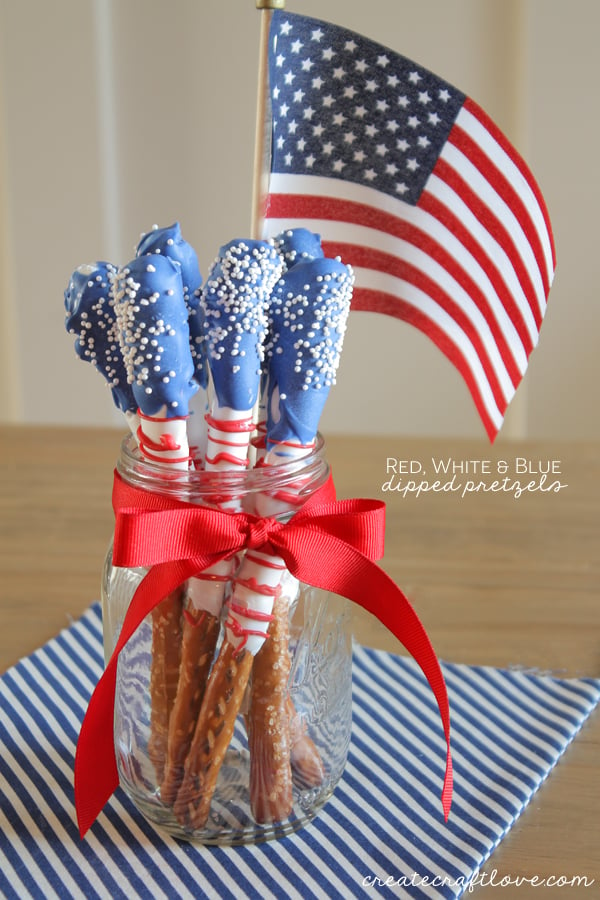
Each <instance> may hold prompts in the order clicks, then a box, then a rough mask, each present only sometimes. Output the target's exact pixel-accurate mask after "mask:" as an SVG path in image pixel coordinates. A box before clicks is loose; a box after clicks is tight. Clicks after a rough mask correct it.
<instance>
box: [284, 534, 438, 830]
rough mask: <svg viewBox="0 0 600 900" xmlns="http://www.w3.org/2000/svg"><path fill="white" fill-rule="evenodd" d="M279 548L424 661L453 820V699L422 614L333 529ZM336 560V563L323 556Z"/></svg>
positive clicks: (303, 574) (293, 568) (302, 573)
mask: <svg viewBox="0 0 600 900" xmlns="http://www.w3.org/2000/svg"><path fill="white" fill-rule="evenodd" d="M278 552H279V553H280V554H281V556H282V557H283V558H284V559H285V561H286V563H287V566H288V568H289V570H290V572H291V573H292V575H295V576H296V578H299V579H300V581H304V582H306V583H307V584H312V585H314V586H315V587H320V588H323V589H324V590H329V591H332V592H333V593H335V594H339V595H341V596H343V597H347V598H348V599H349V600H351V601H352V602H354V603H357V604H358V605H359V606H362V607H363V609H366V610H367V612H370V613H372V615H374V616H376V618H378V619H379V621H380V622H382V624H383V625H385V627H386V628H387V629H388V630H389V631H391V632H392V634H393V635H395V637H397V638H398V640H399V641H400V642H401V643H402V644H403V645H404V647H405V648H406V650H408V652H409V653H410V654H411V656H412V657H413V658H414V659H415V661H416V662H417V663H418V665H419V666H420V668H421V670H422V672H423V674H424V675H425V678H426V679H427V682H428V684H429V686H430V688H431V690H432V691H433V694H434V696H435V699H436V702H437V705H438V709H439V712H440V716H441V720H442V726H443V730H444V737H445V739H446V771H445V775H444V783H443V788H442V795H441V801H442V809H443V812H444V819H445V820H446V821H447V820H448V816H449V814H450V806H451V804H452V790H453V770H452V755H451V751H450V704H449V702H448V692H447V690H446V682H445V680H444V675H443V673H442V670H441V668H440V664H439V662H438V659H437V656H436V654H435V651H434V649H433V647H432V646H431V642H430V640H429V638H428V636H427V633H426V631H425V628H424V627H423V625H422V623H421V621H420V619H419V617H418V616H417V614H416V612H415V611H414V609H413V607H412V606H411V604H410V602H409V601H408V599H407V598H406V596H405V595H404V594H403V593H402V591H401V590H400V588H399V587H398V586H397V585H396V584H395V583H394V582H393V581H392V579H391V578H390V577H389V576H388V575H387V574H386V573H385V572H384V571H383V569H380V568H379V566H377V565H376V564H375V563H374V562H372V560H370V559H369V558H368V557H367V556H365V555H364V554H363V553H361V552H360V551H359V550H357V549H355V548H354V547H352V546H351V545H350V544H348V543H346V542H345V541H344V540H341V539H340V538H337V537H335V536H334V535H332V534H324V533H323V532H317V531H313V532H308V531H305V532H304V533H303V534H299V533H298V534H296V535H295V540H294V542H293V549H292V547H291V546H290V542H289V541H286V542H285V545H284V542H283V541H282V543H281V546H279V547H278ZM327 559H329V560H335V563H332V564H331V565H330V566H325V565H323V560H327Z"/></svg>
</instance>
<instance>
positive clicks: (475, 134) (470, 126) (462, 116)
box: [455, 106, 554, 284]
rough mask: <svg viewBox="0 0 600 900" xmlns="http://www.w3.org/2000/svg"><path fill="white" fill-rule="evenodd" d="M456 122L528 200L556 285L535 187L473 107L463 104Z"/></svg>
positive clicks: (547, 264)
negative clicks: (469, 108)
mask: <svg viewBox="0 0 600 900" xmlns="http://www.w3.org/2000/svg"><path fill="white" fill-rule="evenodd" d="M455 124H456V125H459V126H460V127H461V128H462V129H463V130H464V131H465V132H466V133H467V134H468V135H469V137H470V138H471V139H472V140H473V141H474V142H475V143H476V144H477V145H478V147H479V148H480V149H481V150H482V151H483V152H484V153H485V155H486V156H487V157H488V159H489V160H491V162H492V163H493V164H494V165H495V166H496V167H497V168H498V169H499V170H500V171H501V172H502V173H503V174H504V175H505V177H506V179H507V181H508V182H509V183H510V185H511V186H512V188H513V190H514V191H515V193H516V194H518V195H519V197H520V199H521V200H522V202H523V203H524V205H525V207H526V209H527V212H528V213H529V216H530V217H531V220H532V223H533V226H534V228H535V231H536V233H537V234H538V236H539V238H540V243H541V245H542V250H543V253H544V259H545V262H546V275H547V278H548V284H552V278H553V274H554V262H553V253H552V246H551V243H550V236H549V234H548V226H547V224H546V219H545V217H544V215H543V212H542V210H541V209H540V204H539V201H538V198H537V197H536V195H535V192H534V191H533V190H532V188H531V185H530V184H529V181H528V180H527V178H525V176H524V175H523V173H522V171H521V169H520V168H519V166H517V165H516V163H515V162H514V161H513V160H512V159H511V158H510V156H509V155H508V153H507V152H506V151H505V150H504V149H503V148H502V147H501V146H500V144H499V143H498V142H497V141H496V139H495V138H494V137H493V135H492V134H490V132H489V131H488V130H487V128H486V127H485V126H484V124H483V123H482V122H481V121H480V120H479V119H478V118H477V117H476V116H474V115H473V113H472V112H471V111H470V110H468V109H465V107H464V106H463V108H462V109H461V110H460V112H459V114H458V116H457V117H456V123H455Z"/></svg>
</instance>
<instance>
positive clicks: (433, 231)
mask: <svg viewBox="0 0 600 900" xmlns="http://www.w3.org/2000/svg"><path fill="white" fill-rule="evenodd" d="M436 185H437V186H438V187H437V189H438V190H441V189H442V187H443V188H444V189H446V190H447V186H446V185H445V184H444V182H442V181H441V179H439V178H438V177H437V176H431V177H430V178H429V180H428V182H427V190H428V192H429V193H431V194H432V195H433V196H436V194H435V192H434V191H432V190H431V187H432V186H436ZM269 191H270V193H272V194H282V195H285V194H288V195H300V196H302V195H309V196H313V195H314V196H316V197H322V198H326V197H331V198H333V199H335V200H351V201H353V202H356V203H361V204H363V205H364V206H367V207H371V208H374V209H378V210H381V211H382V212H385V213H388V214H389V215H392V216H394V217H395V218H397V219H399V220H400V221H401V222H405V223H406V224H407V225H411V226H412V227H414V228H417V229H420V230H421V231H423V232H425V233H426V234H427V235H428V236H429V237H430V238H431V239H433V240H434V241H435V242H436V243H437V244H438V245H439V246H440V247H442V248H444V249H445V250H446V251H447V252H448V253H449V254H450V256H452V257H453V258H454V259H455V260H456V262H457V264H458V265H459V266H460V267H461V268H462V269H463V270H464V271H465V272H466V273H467V274H468V275H469V276H470V277H471V278H472V279H473V281H474V282H475V284H476V285H477V287H478V288H479V290H480V291H481V293H482V294H483V295H484V296H485V298H486V301H487V303H488V306H489V308H490V311H491V312H492V314H493V316H494V318H495V320H496V322H497V323H498V325H499V327H500V329H501V331H502V334H503V335H504V337H505V339H506V341H507V343H508V345H509V347H510V348H511V350H512V352H513V356H514V357H515V361H516V362H517V365H518V367H519V370H520V371H521V372H524V371H525V369H526V368H527V355H526V353H525V350H524V348H523V345H522V343H521V339H520V337H519V335H518V332H517V330H516V328H515V326H514V323H513V322H512V320H511V318H510V316H509V315H508V313H507V311H506V309H505V307H504V304H503V303H502V301H501V299H500V298H499V297H498V294H497V292H496V289H495V288H494V286H493V284H492V282H491V281H490V278H489V276H488V274H487V273H486V271H485V270H484V269H483V267H482V266H481V265H480V263H479V262H478V261H477V260H476V259H475V257H474V256H473V255H472V254H471V252H470V251H469V250H468V248H466V247H465V246H464V244H462V243H461V242H460V241H459V240H458V238H456V236H455V235H454V234H453V233H452V232H451V231H450V230H449V229H448V228H446V226H445V225H444V224H443V223H442V222H441V221H440V220H439V219H437V218H436V217H435V216H433V215H431V213H429V212H427V211H426V210H423V209H420V208H419V207H418V206H411V205H410V204H408V203H404V202H402V201H401V200H396V199H395V198H394V197H390V196H389V195H388V194H382V193H381V192H380V191H377V190H375V189H374V188H369V187H365V186H364V185H360V184H354V183H351V182H345V181H341V180H339V179H334V178H320V177H317V176H313V175H279V174H277V173H276V172H274V173H273V174H272V175H271V179H270V184H269ZM453 196H454V197H456V196H457V195H456V194H453ZM457 199H458V198H457ZM450 201H451V202H450V203H449V204H448V202H447V201H446V202H444V201H442V202H444V205H448V206H449V209H450V212H451V213H452V214H455V210H454V207H453V205H452V198H450ZM460 202H461V203H462V201H460ZM463 205H464V204H463ZM469 215H470V216H471V214H470V213H469ZM298 224H299V225H302V224H304V220H303V219H298ZM335 225H336V222H333V221H330V220H323V225H322V231H323V233H324V234H328V232H329V229H333V228H334V227H335ZM291 227H294V225H293V222H292V221H290V219H289V218H286V219H271V218H267V219H266V221H265V223H264V228H265V237H273V236H274V235H275V234H277V233H278V232H279V231H282V230H283V229H284V228H291ZM478 227H479V226H478ZM332 233H333V232H332ZM382 233H384V234H386V233H387V232H382ZM471 233H472V232H471ZM473 238H474V240H476V242H477V243H478V244H480V245H481V241H483V246H485V244H487V242H488V240H489V235H488V236H486V235H485V234H482V235H481V240H478V239H477V236H476V235H473ZM376 246H377V245H376ZM494 250H495V251H497V252H499V253H500V252H502V253H504V251H502V248H501V247H499V246H498V245H496V247H495V248H494ZM508 274H509V276H510V284H507V285H506V286H507V289H508V290H509V292H510V293H511V295H512V297H513V299H514V301H515V304H516V306H517V308H518V309H519V312H520V313H521V316H522V318H523V320H524V322H525V325H526V327H527V331H528V332H529V334H530V336H531V339H532V342H533V344H534V346H535V344H536V343H537V338H538V333H537V327H536V324H535V320H534V318H533V315H532V312H531V307H530V305H529V302H528V300H527V297H526V296H525V293H524V292H523V289H522V288H521V285H520V284H519V282H518V281H517V280H516V279H515V275H514V271H513V269H512V266H511V265H509V271H508Z"/></svg>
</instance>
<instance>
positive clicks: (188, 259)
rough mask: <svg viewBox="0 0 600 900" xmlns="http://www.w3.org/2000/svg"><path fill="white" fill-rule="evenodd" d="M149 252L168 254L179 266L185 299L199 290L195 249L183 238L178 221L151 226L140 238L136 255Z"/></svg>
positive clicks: (199, 282)
mask: <svg viewBox="0 0 600 900" xmlns="http://www.w3.org/2000/svg"><path fill="white" fill-rule="evenodd" d="M149 253H153V254H159V253H162V254H163V255H164V256H168V257H169V259H172V260H173V261H174V262H178V263H179V264H180V266H181V279H182V281H183V293H184V295H185V298H186V300H187V299H188V298H189V297H192V296H193V295H194V293H196V296H198V295H197V292H198V291H199V290H200V287H201V285H202V275H201V274H200V267H199V265H198V257H197V255H196V251H195V250H194V248H193V247H192V245H191V244H188V242H187V241H186V240H184V239H183V237H182V234H181V226H180V224H179V222H175V223H174V224H173V225H168V226H167V227H166V228H153V229H152V231H149V232H148V233H147V234H145V235H144V236H143V237H142V239H141V240H140V242H139V244H138V246H137V250H136V256H145V255H147V254H149Z"/></svg>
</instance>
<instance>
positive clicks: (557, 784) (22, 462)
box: [0, 426, 600, 897]
mask: <svg viewBox="0 0 600 900" xmlns="http://www.w3.org/2000/svg"><path fill="white" fill-rule="evenodd" d="M120 437H121V433H120V432H119V431H115V430H112V429H90V428H51V427H48V428H46V427H34V426H4V427H0V461H1V466H0V479H1V487H2V489H1V492H0V497H1V500H0V502H1V504H2V507H1V511H2V515H1V517H0V528H1V530H2V540H1V544H0V565H1V572H2V579H1V588H0V590H1V599H0V603H1V606H0V608H1V610H2V627H1V628H0V671H4V670H5V669H6V668H7V667H8V666H10V665H12V664H13V663H15V662H16V661H17V660H18V659H19V658H20V657H21V656H23V655H26V654H28V653H31V652H32V651H33V650H35V649H36V648H37V647H39V646H40V645H41V644H43V643H44V642H45V641H47V640H48V639H50V638H51V637H53V636H54V635H55V634H56V633H57V632H58V631H59V630H60V629H61V628H63V627H65V626H67V625H68V624H69V622H70V620H71V619H72V618H76V617H78V616H79V615H80V614H81V613H82V612H83V610H84V609H85V608H87V606H89V604H90V603H91V602H92V601H93V600H95V599H98V596H99V573H100V569H101V565H102V561H103V558H104V553H105V551H106V547H107V545H108V542H109V539H110V535H111V529H112V510H111V505H110V497H111V482H112V469H113V465H114V462H115V460H116V456H117V453H118V447H119V441H120ZM327 443H328V458H329V460H330V462H331V464H332V468H333V472H334V476H335V481H336V485H337V489H338V495H339V496H340V497H373V498H379V499H384V500H385V501H386V503H387V531H386V535H387V538H386V546H387V550H386V556H385V559H384V561H383V567H384V568H385V569H386V570H387V571H388V572H389V574H390V575H391V576H392V577H393V578H394V580H395V581H396V582H397V583H398V584H399V585H400V587H402V588H403V590H404V591H405V592H406V593H407V594H408V595H409V597H410V598H411V600H412V602H413V604H414V605H415V607H416V609H417V612H418V613H419V616H420V618H421V620H422V621H423V623H424V625H425V627H426V628H427V630H428V632H429V635H430V637H431V639H432V642H433V645H434V647H435V648H436V651H437V653H438V655H439V656H440V657H441V658H442V659H444V660H448V661H453V662H463V663H469V664H478V663H482V664H489V665H494V666H502V667H507V666H525V667H528V668H529V667H531V668H534V669H539V670H542V671H550V672H552V673H556V674H558V675H561V676H566V675H574V676H580V675H587V676H595V677H600V642H599V637H600V632H599V628H598V622H599V613H598V587H599V585H600V577H599V575H600V572H599V570H600V552H599V551H600V540H599V537H600V445H597V444H583V445H582V444H569V443H564V444H561V443H557V442H551V443H509V442H502V441H501V440H499V441H498V442H497V443H496V445H495V446H494V448H490V446H489V445H488V444H487V443H485V442H484V441H457V440H443V441H439V440H432V439H421V440H415V439H400V438H391V437H390V438H386V437H378V438H375V439H366V438H354V437H353V438H341V437H335V438H333V437H332V438H330V439H328V442H327ZM503 463H506V466H507V468H506V472H504V470H503ZM435 467H437V468H438V469H439V470H440V473H439V474H437V475H435V474H434V469H435ZM444 467H445V468H446V469H447V472H445V473H444V472H443V469H444ZM419 468H420V471H417V470H419ZM411 469H412V470H413V471H412V473H411ZM548 469H550V471H549V472H548V474H547V475H546V478H545V479H544V478H543V477H542V472H545V471H546V470H548ZM552 469H554V470H555V471H554V472H552ZM557 470H558V471H557ZM453 475H454V481H452V476H453ZM390 479H391V481H390ZM411 481H413V482H414V483H415V485H416V484H418V483H420V482H426V483H427V487H423V488H422V489H421V492H420V493H419V494H418V495H417V492H416V489H413V490H409V489H408V485H409V482H411ZM435 481H437V482H438V485H437V489H434V488H433V483H434V482H435ZM386 482H387V483H388V486H389V487H390V488H393V490H387V491H384V490H383V486H384V485H385V484H386ZM469 482H472V483H473V487H472V489H471V490H470V491H468V492H467V493H465V487H466V485H467V484H468V483H469ZM494 482H496V486H495V488H494V489H492V485H493V484H494ZM515 482H519V483H520V484H521V485H522V486H524V485H529V484H531V487H532V488H534V489H530V490H526V491H524V492H523V493H522V494H521V496H519V497H517V491H516V490H515ZM557 482H558V483H560V485H566V486H564V487H561V488H560V489H558V490H554V489H551V490H548V488H549V487H550V486H551V485H554V487H556V483H557ZM457 485H460V488H457ZM477 485H479V489H476V486H477ZM444 486H445V488H446V489H445V490H442V488H443V487H444ZM355 615H356V619H355V628H356V633H357V635H358V636H359V639H360V641H361V643H368V644H371V645H373V646H376V647H381V648H384V649H388V650H392V651H394V652H400V651H401V648H400V645H399V644H398V643H397V642H396V640H395V639H394V638H393V637H392V636H391V635H389V634H388V633H387V632H386V631H385V630H384V629H383V627H382V626H381V625H379V623H378V622H377V621H376V620H374V619H372V618H371V617H369V616H368V615H367V614H365V613H363V612H362V611H357V612H356V614H355ZM599 760H600V716H599V715H597V714H596V715H594V716H593V717H592V719H591V721H590V722H589V723H588V724H587V725H586V726H585V728H584V730H583V732H582V733H581V734H580V735H579V737H578V738H577V740H576V741H575V742H574V744H573V746H571V747H570V748H569V749H568V750H567V753H566V755H565V757H564V759H563V760H562V761H561V762H560V763H559V765H558V767H557V769H556V770H555V771H554V772H553V774H552V776H551V778H550V779H549V780H548V782H547V783H546V784H545V785H544V786H543V787H542V788H541V789H540V791H539V792H538V793H537V794H536V796H535V798H534V800H533V802H532V803H531V805H530V807H529V808H528V809H527V810H526V811H525V813H524V814H523V815H522V816H521V818H520V819H519V821H518V822H517V824H516V825H515V827H514V828H513V829H512V830H511V832H510V834H509V836H508V837H507V838H506V839H505V840H504V841H503V842H502V844H501V846H500V847H499V848H498V850H497V851H496V852H495V853H494V855H493V857H492V859H491V860H490V861H489V862H488V863H487V864H486V867H485V871H486V872H487V873H488V874H490V873H491V872H492V870H493V869H496V870H497V873H498V875H497V879H498V880H499V879H500V878H501V876H503V875H511V876H513V877H516V876H524V877H527V878H531V877H533V876H535V875H537V876H539V877H547V876H550V875H554V876H559V875H563V874H564V875H566V876H572V875H582V876H586V877H587V878H588V879H595V886H594V889H595V890H598V887H599V886H600V849H599V848H600V799H599V797H600V790H599V788H600V779H599V777H598V770H599ZM515 890H516V889H515ZM582 890H583V889H582V888H580V891H582ZM533 891H536V896H538V895H539V889H537V888H528V887H527V886H525V885H524V886H522V887H520V888H519V892H518V896H519V897H524V896H527V894H528V892H533ZM488 893H489V895H490V896H495V897H497V896H498V892H497V891H495V890H494V888H491V887H490V888H483V889H481V890H480V891H479V896H486V895H487V894H488ZM559 893H560V892H559ZM506 896H508V894H506ZM511 896H512V895H511Z"/></svg>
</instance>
